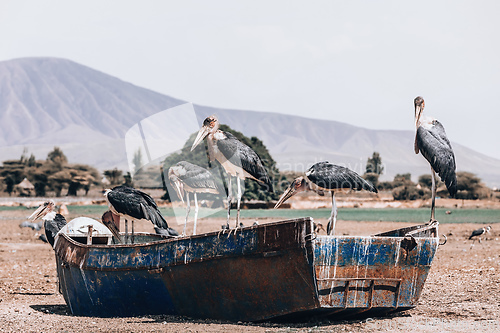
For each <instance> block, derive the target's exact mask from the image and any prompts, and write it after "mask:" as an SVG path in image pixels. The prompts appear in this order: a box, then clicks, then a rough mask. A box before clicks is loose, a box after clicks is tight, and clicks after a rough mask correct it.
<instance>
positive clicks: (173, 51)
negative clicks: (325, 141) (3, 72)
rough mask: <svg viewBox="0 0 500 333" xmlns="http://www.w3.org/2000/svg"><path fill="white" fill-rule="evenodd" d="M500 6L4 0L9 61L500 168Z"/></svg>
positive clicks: (2, 55) (0, 18)
mask: <svg viewBox="0 0 500 333" xmlns="http://www.w3.org/2000/svg"><path fill="white" fill-rule="evenodd" d="M499 17H500V2H498V1H413V2H408V1H315V2H311V1H303V2H292V1H175V2H174V1H142V2H139V1H105V2H104V1H80V2H70V1H4V0H0V61H3V60H9V59H14V58H20V57H37V56H51V57H60V58H67V59H70V60H73V61H75V62H78V63H80V64H83V65H86V66H89V67H92V68H94V69H97V70H99V71H102V72H105V73H107V74H110V75H113V76H116V77H118V78H120V79H122V80H124V81H127V82H130V83H133V84H135V85H138V86H142V87H145V88H149V89H152V90H154V91H157V92H160V93H163V94H166V95H169V96H172V97H176V98H179V99H183V100H186V101H189V102H193V103H196V104H202V105H207V106H214V107H227V108H236V109H246V110H255V111H270V112H278V113H285V114H293V115H300V116H304V117H311V118H319V119H330V120H337V121H342V122H346V123H349V124H352V125H357V126H361V127H365V128H372V129H406V130H413V129H414V120H413V113H414V111H413V98H414V97H416V96H417V95H421V96H423V97H424V99H425V101H426V111H427V115H430V116H434V117H436V118H437V119H439V120H440V121H441V122H442V123H443V124H444V126H445V128H446V131H447V133H448V137H449V138H450V140H452V141H455V142H458V143H461V144H463V145H465V146H467V147H469V148H472V149H474V150H477V151H479V152H482V153H485V154H487V155H490V156H492V157H496V158H500V142H499V141H500V140H499V139H500V134H499V132H500V112H499V111H500V110H499V104H500V103H499V97H500V19H499Z"/></svg>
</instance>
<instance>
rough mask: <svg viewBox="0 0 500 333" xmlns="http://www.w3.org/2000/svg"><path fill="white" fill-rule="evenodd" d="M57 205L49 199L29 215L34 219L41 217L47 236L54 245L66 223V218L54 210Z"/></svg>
mask: <svg viewBox="0 0 500 333" xmlns="http://www.w3.org/2000/svg"><path fill="white" fill-rule="evenodd" d="M55 206H56V204H55V203H54V201H53V200H47V201H45V202H44V203H43V204H42V205H41V206H40V207H38V208H37V210H35V211H34V212H33V214H31V215H30V217H29V219H31V220H33V221H34V220H36V219H39V218H41V219H42V220H43V221H44V222H43V227H44V229H45V237H46V238H47V241H48V242H49V244H50V245H51V246H52V247H54V240H55V238H56V235H57V233H58V232H59V230H61V229H62V228H63V227H64V226H65V225H66V219H65V218H64V216H62V215H61V214H59V213H57V212H56V211H55V210H54V208H55Z"/></svg>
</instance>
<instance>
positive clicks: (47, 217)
mask: <svg viewBox="0 0 500 333" xmlns="http://www.w3.org/2000/svg"><path fill="white" fill-rule="evenodd" d="M56 214H57V213H56V212H54V211H52V212H50V213H47V214H46V215H45V216H44V217H42V220H44V221H50V220H53V219H55V218H56Z"/></svg>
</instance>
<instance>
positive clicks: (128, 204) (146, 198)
mask: <svg viewBox="0 0 500 333" xmlns="http://www.w3.org/2000/svg"><path fill="white" fill-rule="evenodd" d="M108 200H109V202H110V203H111V205H113V207H114V208H115V210H116V212H117V213H119V214H124V215H129V216H131V217H133V218H136V219H138V220H140V219H145V220H149V221H151V222H152V223H153V224H154V225H156V226H157V227H159V228H163V229H166V228H168V224H167V221H166V220H165V219H164V218H163V216H162V215H161V214H160V211H159V209H158V206H157V205H156V202H155V201H154V199H153V198H152V197H151V196H150V195H148V194H146V193H144V192H142V191H139V190H136V189H134V188H131V187H127V186H117V187H115V188H113V190H112V191H111V192H109V193H108Z"/></svg>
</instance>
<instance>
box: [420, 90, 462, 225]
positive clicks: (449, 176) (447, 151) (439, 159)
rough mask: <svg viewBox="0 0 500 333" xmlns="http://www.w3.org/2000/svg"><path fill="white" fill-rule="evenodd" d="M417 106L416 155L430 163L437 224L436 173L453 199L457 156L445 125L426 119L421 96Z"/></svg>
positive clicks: (455, 188)
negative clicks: (420, 154) (420, 155)
mask: <svg viewBox="0 0 500 333" xmlns="http://www.w3.org/2000/svg"><path fill="white" fill-rule="evenodd" d="M413 103H414V105H415V127H416V134H415V154H418V153H419V152H420V153H422V156H424V157H425V159H426V160H427V161H428V162H429V164H430V166H431V176H432V204H431V219H430V221H429V222H430V223H431V222H435V221H436V219H435V215H434V206H435V203H436V172H437V173H438V174H439V177H440V178H441V180H442V181H443V182H444V183H445V184H446V188H447V189H448V193H450V195H451V196H452V197H454V196H455V194H456V193H457V175H456V173H455V169H456V165H455V155H454V154H453V149H452V148H451V144H450V141H449V140H448V137H447V136H446V132H445V130H444V127H443V125H442V124H441V123H440V122H439V121H438V120H437V119H434V118H431V117H425V116H424V115H423V113H424V107H425V102H424V99H423V98H422V97H420V96H418V97H416V98H415V100H414V101H413Z"/></svg>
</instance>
